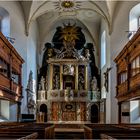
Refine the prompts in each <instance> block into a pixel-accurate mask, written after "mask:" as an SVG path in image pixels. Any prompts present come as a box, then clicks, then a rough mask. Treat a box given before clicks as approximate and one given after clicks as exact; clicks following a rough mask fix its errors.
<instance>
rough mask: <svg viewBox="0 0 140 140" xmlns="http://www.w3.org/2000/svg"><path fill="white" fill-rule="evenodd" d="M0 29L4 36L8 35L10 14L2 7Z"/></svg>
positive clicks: (0, 9) (0, 10)
mask: <svg viewBox="0 0 140 140" xmlns="http://www.w3.org/2000/svg"><path fill="white" fill-rule="evenodd" d="M0 31H1V32H2V33H3V34H4V36H9V35H10V15H9V12H8V11H7V10H6V9H4V8H3V7H0Z"/></svg>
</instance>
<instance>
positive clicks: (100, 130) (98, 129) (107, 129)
mask: <svg viewBox="0 0 140 140" xmlns="http://www.w3.org/2000/svg"><path fill="white" fill-rule="evenodd" d="M85 126H86V127H88V128H86V129H85V131H87V132H85V133H89V134H90V133H91V130H92V139H100V138H101V136H102V135H101V134H104V135H107V137H113V138H118V137H119V136H120V137H119V138H120V139H121V137H122V138H126V136H127V135H128V133H129V137H128V138H133V136H134V135H135V137H136V138H139V136H140V135H139V134H140V129H134V128H133V129H132V128H130V127H128V128H127V127H124V126H122V127H121V125H117V124H113V125H112V124H87V125H85ZM90 129H91V130H90ZM85 138H86V139H89V138H90V139H91V137H89V136H88V134H86V135H85Z"/></svg>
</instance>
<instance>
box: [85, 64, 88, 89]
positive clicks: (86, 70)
mask: <svg viewBox="0 0 140 140" xmlns="http://www.w3.org/2000/svg"><path fill="white" fill-rule="evenodd" d="M85 90H88V67H87V65H85Z"/></svg>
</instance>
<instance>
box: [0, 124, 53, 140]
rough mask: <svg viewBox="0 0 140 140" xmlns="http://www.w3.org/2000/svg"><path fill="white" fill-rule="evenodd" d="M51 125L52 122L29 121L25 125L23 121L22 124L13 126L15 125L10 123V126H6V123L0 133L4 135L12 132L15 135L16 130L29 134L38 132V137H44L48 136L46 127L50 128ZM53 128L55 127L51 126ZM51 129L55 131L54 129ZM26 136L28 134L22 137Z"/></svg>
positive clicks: (19, 132) (18, 132) (17, 132)
mask: <svg viewBox="0 0 140 140" xmlns="http://www.w3.org/2000/svg"><path fill="white" fill-rule="evenodd" d="M51 126H52V124H40V123H27V124H25V125H23V123H22V125H17V127H16V126H14V127H13V126H10V125H9V124H8V127H6V125H5V127H3V128H0V134H3V135H4V133H5V134H6V133H7V134H8V133H10V134H11V135H13V137H14V135H15V132H16V134H24V133H25V134H28V135H29V133H30V134H32V133H38V135H37V138H38V139H44V138H46V132H45V131H46V130H45V129H46V128H49V127H51ZM51 128H53V127H51ZM51 131H52V132H53V129H52V130H51ZM24 136H26V135H23V136H22V137H24ZM0 138H1V137H0Z"/></svg>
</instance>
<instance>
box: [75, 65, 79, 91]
mask: <svg viewBox="0 0 140 140" xmlns="http://www.w3.org/2000/svg"><path fill="white" fill-rule="evenodd" d="M75 75H76V76H75V90H76V91H78V65H76V70H75Z"/></svg>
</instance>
